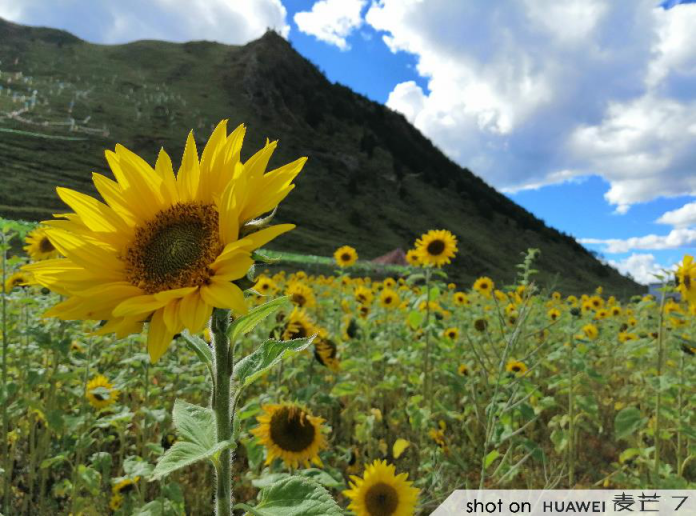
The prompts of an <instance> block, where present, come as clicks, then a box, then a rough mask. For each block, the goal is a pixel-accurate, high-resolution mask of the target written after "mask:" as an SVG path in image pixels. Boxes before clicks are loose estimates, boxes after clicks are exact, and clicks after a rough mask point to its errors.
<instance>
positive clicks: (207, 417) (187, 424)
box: [172, 399, 215, 449]
mask: <svg viewBox="0 0 696 516" xmlns="http://www.w3.org/2000/svg"><path fill="white" fill-rule="evenodd" d="M172 419H173V420H174V426H175V427H176V431H177V433H178V434H179V436H180V437H181V438H182V439H184V440H185V441H189V442H192V443H194V444H198V445H199V446H201V447H202V448H204V449H207V448H212V447H213V445H214V444H215V413H214V412H213V410H212V409H210V408H206V407H200V406H198V405H192V404H191V403H187V402H186V401H183V400H180V399H178V400H176V401H175V402H174V410H172Z"/></svg>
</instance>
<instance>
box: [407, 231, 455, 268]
mask: <svg viewBox="0 0 696 516" xmlns="http://www.w3.org/2000/svg"><path fill="white" fill-rule="evenodd" d="M456 252H457V237H455V236H454V235H453V234H452V233H450V232H449V231H447V230H446V229H431V230H430V231H428V232H427V233H426V234H424V235H423V236H421V237H420V238H419V239H418V240H416V253H417V254H418V258H419V261H420V262H421V263H422V264H424V265H432V266H435V267H442V266H443V265H445V264H448V263H450V261H451V260H452V258H454V255H455V254H456Z"/></svg>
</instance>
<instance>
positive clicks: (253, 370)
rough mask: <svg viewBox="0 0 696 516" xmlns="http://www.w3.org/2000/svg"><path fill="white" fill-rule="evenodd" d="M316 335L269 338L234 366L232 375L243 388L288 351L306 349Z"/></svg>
mask: <svg viewBox="0 0 696 516" xmlns="http://www.w3.org/2000/svg"><path fill="white" fill-rule="evenodd" d="M314 337H315V336H314V335H313V336H311V337H308V338H304V339H294V340H285V341H279V340H267V341H266V342H264V343H263V344H261V346H259V347H258V348H257V349H256V350H255V351H254V352H253V353H252V354H251V355H248V356H246V357H244V358H243V359H242V360H240V361H239V362H238V363H237V364H236V365H235V366H234V372H233V373H232V377H233V378H234V380H235V381H237V382H238V383H239V385H240V387H241V388H244V387H247V386H249V385H251V384H252V383H253V382H254V381H255V380H256V379H257V378H258V377H259V376H261V375H262V374H263V373H265V372H266V371H268V370H269V369H270V368H271V367H273V366H274V365H276V364H277V363H278V362H280V361H281V360H282V359H283V357H284V356H285V353H286V352H287V351H294V352H299V351H302V350H305V349H307V348H308V347H309V345H310V344H311V343H312V341H313V340H314Z"/></svg>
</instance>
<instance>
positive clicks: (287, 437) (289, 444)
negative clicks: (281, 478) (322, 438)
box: [271, 408, 315, 453]
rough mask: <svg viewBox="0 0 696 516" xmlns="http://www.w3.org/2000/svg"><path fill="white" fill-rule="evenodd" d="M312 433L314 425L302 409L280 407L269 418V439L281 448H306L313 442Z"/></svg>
mask: <svg viewBox="0 0 696 516" xmlns="http://www.w3.org/2000/svg"><path fill="white" fill-rule="evenodd" d="M314 433H315V431H314V425H312V422H311V421H309V419H308V418H307V414H305V413H304V412H303V411H302V410H297V409H294V408H293V409H282V410H279V411H278V412H276V413H275V414H273V417H272V418H271V439H272V440H273V442H274V443H275V444H276V445H277V446H278V447H279V448H281V449H282V450H285V451H290V452H296V453H297V452H303V451H305V450H307V449H308V448H309V447H310V446H311V445H312V443H313V442H314Z"/></svg>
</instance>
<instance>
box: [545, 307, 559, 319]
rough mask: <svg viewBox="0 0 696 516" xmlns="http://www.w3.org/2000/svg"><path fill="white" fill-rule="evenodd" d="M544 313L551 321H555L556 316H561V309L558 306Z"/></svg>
mask: <svg viewBox="0 0 696 516" xmlns="http://www.w3.org/2000/svg"><path fill="white" fill-rule="evenodd" d="M546 315H547V316H548V318H549V319H551V320H552V321H557V320H558V318H559V317H560V316H561V311H560V310H559V309H558V308H552V309H551V310H549V311H548V312H547V313H546Z"/></svg>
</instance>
